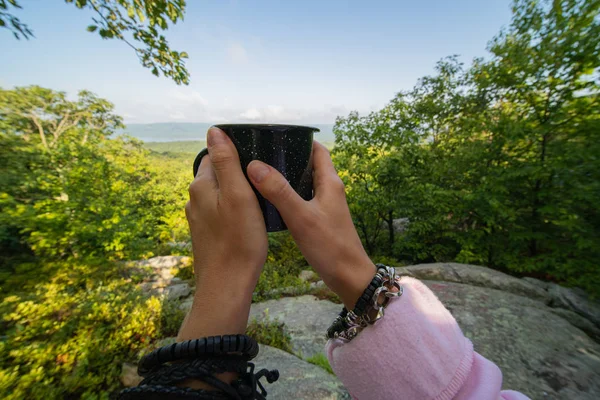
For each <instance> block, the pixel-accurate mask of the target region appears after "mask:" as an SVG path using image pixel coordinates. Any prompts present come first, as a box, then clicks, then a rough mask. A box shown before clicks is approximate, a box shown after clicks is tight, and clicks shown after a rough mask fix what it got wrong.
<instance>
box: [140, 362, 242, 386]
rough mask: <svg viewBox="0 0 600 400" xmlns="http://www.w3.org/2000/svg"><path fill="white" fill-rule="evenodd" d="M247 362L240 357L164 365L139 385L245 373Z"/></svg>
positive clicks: (174, 382)
mask: <svg viewBox="0 0 600 400" xmlns="http://www.w3.org/2000/svg"><path fill="white" fill-rule="evenodd" d="M247 365H248V364H247V361H246V360H244V359H243V358H241V357H233V356H232V357H231V358H224V359H219V360H203V359H196V360H192V361H188V362H184V363H175V364H166V365H163V366H162V367H161V368H159V369H156V370H154V371H153V372H152V373H151V374H149V375H148V376H146V377H145V378H144V380H142V382H140V385H162V386H166V385H173V384H176V383H179V382H182V381H184V380H187V379H200V378H201V377H202V376H210V375H212V374H220V373H222V372H236V373H238V374H241V373H244V372H246V369H247Z"/></svg>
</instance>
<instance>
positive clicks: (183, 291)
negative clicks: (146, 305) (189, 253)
mask: <svg viewBox="0 0 600 400" xmlns="http://www.w3.org/2000/svg"><path fill="white" fill-rule="evenodd" d="M191 264H192V259H191V258H190V257H186V256H160V257H153V258H149V259H147V260H141V261H134V262H132V263H130V266H131V267H132V268H138V269H141V270H144V271H145V272H146V275H147V278H146V282H144V283H142V284H140V288H141V289H142V290H143V291H144V292H146V293H149V294H153V295H165V296H166V297H167V298H168V299H170V300H173V299H179V298H182V297H186V296H189V295H190V293H191V292H192V288H191V287H190V285H189V284H188V283H185V282H182V281H181V279H179V278H177V277H175V276H174V272H176V271H177V269H178V268H182V267H187V266H189V265H191Z"/></svg>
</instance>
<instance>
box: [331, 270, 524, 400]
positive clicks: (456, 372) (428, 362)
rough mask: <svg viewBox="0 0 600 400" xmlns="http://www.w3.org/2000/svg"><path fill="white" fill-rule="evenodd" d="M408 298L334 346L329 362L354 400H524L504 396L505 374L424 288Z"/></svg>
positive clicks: (412, 288)
mask: <svg viewBox="0 0 600 400" xmlns="http://www.w3.org/2000/svg"><path fill="white" fill-rule="evenodd" d="M401 283H402V286H403V287H404V294H403V295H402V296H400V297H399V298H396V299H394V300H393V301H392V302H390V304H389V306H388V307H387V308H386V310H385V317H384V318H383V319H381V320H380V321H379V322H377V323H376V324H375V325H373V326H369V327H367V328H365V329H364V330H363V331H362V332H361V333H360V334H359V335H358V336H357V337H356V338H354V340H352V341H351V342H347V343H344V342H342V341H341V340H339V339H335V340H330V341H329V342H328V343H327V346H326V352H327V357H328V358H329V363H330V364H331V367H332V368H333V371H334V372H335V374H336V375H337V376H338V377H339V378H340V380H341V381H342V382H343V383H344V385H345V386H346V388H347V389H348V392H349V393H350V395H351V396H352V397H353V398H354V399H358V400H375V399H407V400H411V399H418V400H428V399H431V400H450V399H456V400H525V399H528V397H527V396H525V395H523V394H521V393H518V392H513V391H501V387H502V373H501V372H500V369H499V368H498V367H497V366H496V365H495V364H494V363H492V362H491V361H489V360H487V359H485V358H484V357H482V356H481V355H479V354H478V353H476V352H474V351H473V344H472V343H471V341H470V340H469V339H467V338H466V337H465V336H464V335H463V333H462V331H461V330H460V328H459V326H458V324H457V323H456V320H455V319H454V317H452V315H451V314H450V312H449V311H448V310H447V309H446V308H445V307H444V306H443V305H442V303H440V301H439V300H438V299H437V297H436V296H435V295H434V294H433V293H432V292H431V290H429V288H427V287H426V286H425V285H424V284H422V283H421V282H419V281H418V280H416V279H412V278H408V277H404V278H402V281H401Z"/></svg>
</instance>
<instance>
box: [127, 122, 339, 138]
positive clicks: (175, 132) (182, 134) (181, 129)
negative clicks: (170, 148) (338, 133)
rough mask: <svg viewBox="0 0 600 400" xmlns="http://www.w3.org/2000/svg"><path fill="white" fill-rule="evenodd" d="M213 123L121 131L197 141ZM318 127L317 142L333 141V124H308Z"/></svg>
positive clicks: (147, 126) (145, 126) (131, 126)
mask: <svg viewBox="0 0 600 400" xmlns="http://www.w3.org/2000/svg"><path fill="white" fill-rule="evenodd" d="M212 125H213V124H209V123H205V122H196V123H187V122H178V123H174V122H161V123H156V124H128V125H127V127H126V128H125V129H124V130H123V131H122V133H126V134H128V135H130V136H133V137H135V138H138V139H141V140H143V141H144V142H176V141H197V140H204V139H205V138H206V131H208V128H210V127H211V126H212ZM308 125H310V126H314V127H315V128H319V129H320V130H321V131H320V132H318V133H317V134H315V139H316V140H318V141H319V142H333V141H334V140H335V137H334V135H333V124H308Z"/></svg>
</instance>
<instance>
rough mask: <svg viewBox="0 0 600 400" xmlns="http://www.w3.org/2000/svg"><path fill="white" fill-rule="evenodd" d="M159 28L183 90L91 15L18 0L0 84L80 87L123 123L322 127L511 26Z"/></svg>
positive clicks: (210, 8) (365, 10) (448, 19)
mask: <svg viewBox="0 0 600 400" xmlns="http://www.w3.org/2000/svg"><path fill="white" fill-rule="evenodd" d="M187 3H188V6H187V12H186V17H185V20H184V21H183V22H182V23H179V24H177V25H175V26H173V27H171V28H170V29H169V30H168V31H167V38H168V39H169V41H170V43H171V46H172V47H173V48H175V49H177V50H185V51H187V52H188V54H189V56H190V58H189V60H188V61H187V66H188V69H189V71H190V73H191V83H190V85H189V86H177V85H176V84H174V83H173V82H171V81H170V80H168V79H166V78H164V77H161V78H156V77H154V76H153V75H152V74H151V73H150V71H149V70H146V69H144V68H143V67H142V66H141V65H140V64H139V63H138V60H137V57H136V56H135V54H134V53H133V51H132V50H131V49H130V48H129V47H127V45H125V44H124V43H121V42H119V41H115V40H102V39H101V38H100V37H99V36H98V35H97V34H92V33H88V32H86V31H85V27H86V26H87V25H89V24H90V23H91V17H92V14H91V13H89V12H87V11H82V10H78V9H76V8H75V7H74V6H73V5H72V4H66V3H64V1H59V0H53V1H48V0H21V5H22V6H23V10H22V11H20V12H18V13H17V16H18V17H19V18H21V20H22V21H23V22H27V23H28V24H29V25H30V27H31V28H32V29H33V30H34V34H35V36H36V37H35V38H34V39H32V40H29V41H24V40H21V41H17V40H15V39H14V38H13V37H12V35H11V34H10V33H9V32H8V31H7V30H0V51H1V53H2V54H4V55H5V57H7V58H5V59H4V60H3V61H2V63H0V86H2V87H4V88H9V87H13V86H24V85H29V84H38V85H42V86H45V87H50V88H53V89H56V90H63V91H66V92H67V93H69V95H71V96H74V95H75V94H76V93H77V91H78V90H80V89H89V90H92V91H93V92H95V93H97V94H98V95H100V96H102V97H104V98H107V99H108V100H110V101H112V102H113V103H114V104H115V106H116V111H117V112H118V113H119V114H120V115H122V116H124V118H125V121H126V122H129V123H150V122H210V123H216V122H233V121H256V122H258V121H261V122H265V121H266V122H290V123H333V122H334V120H335V117H336V115H346V114H347V113H348V112H349V111H351V110H358V111H360V112H368V111H370V110H374V109H377V108H380V107H382V106H383V105H384V104H385V103H387V102H388V101H389V100H390V99H391V98H392V97H393V96H394V95H395V93H397V92H398V91H401V90H406V89H409V88H411V87H412V86H413V85H414V84H415V83H416V81H417V79H418V78H419V77H421V76H424V75H427V74H430V73H432V71H433V67H434V65H435V63H436V61H438V60H439V59H441V58H442V57H445V56H448V55H452V54H459V55H461V59H462V60H463V61H465V62H466V63H470V62H471V60H472V59H473V58H474V57H479V56H486V54H487V53H486V50H485V48H486V45H487V42H488V41H489V40H490V39H492V37H493V36H494V35H496V34H497V33H498V32H499V30H500V29H501V27H503V26H506V25H507V24H508V23H509V21H510V0H454V1H448V0H410V1H406V0H395V1H371V2H369V1H364V0H361V1H338V0H316V1H313V0H301V1H291V0H285V1H283V0H277V1H270V0H269V1H267V0H265V1H259V0H256V1H250V0H247V1H243V0H221V1H218V0H188V1H187Z"/></svg>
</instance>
